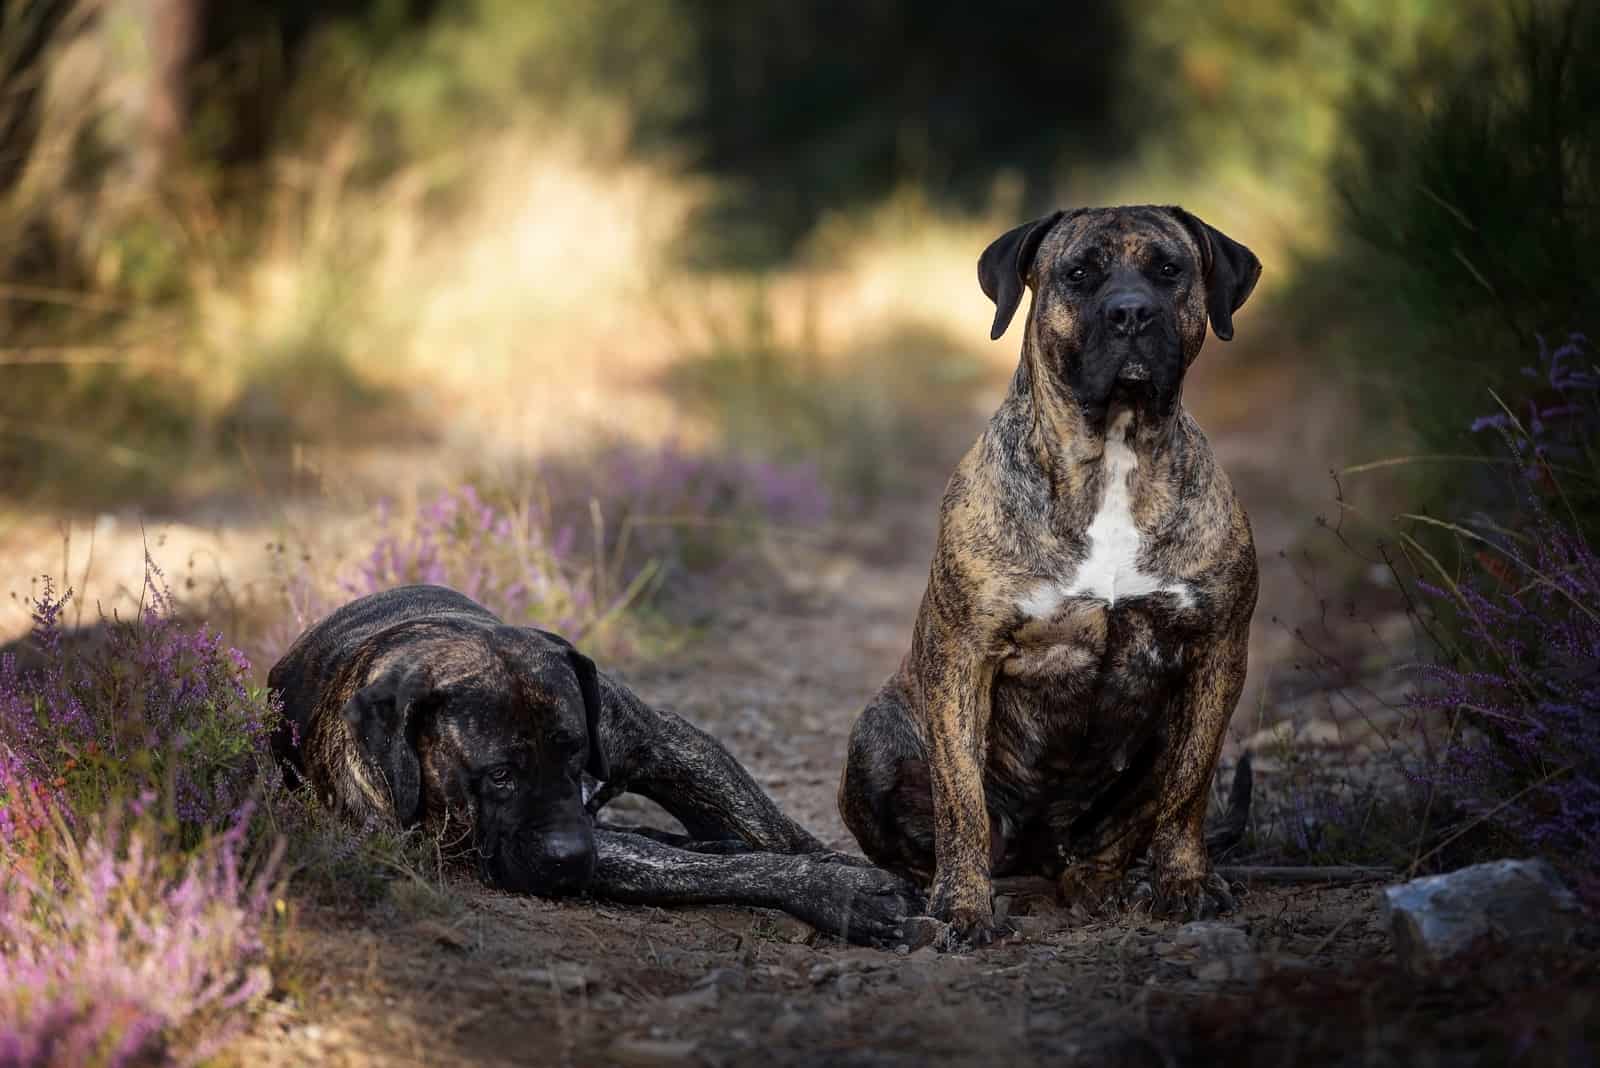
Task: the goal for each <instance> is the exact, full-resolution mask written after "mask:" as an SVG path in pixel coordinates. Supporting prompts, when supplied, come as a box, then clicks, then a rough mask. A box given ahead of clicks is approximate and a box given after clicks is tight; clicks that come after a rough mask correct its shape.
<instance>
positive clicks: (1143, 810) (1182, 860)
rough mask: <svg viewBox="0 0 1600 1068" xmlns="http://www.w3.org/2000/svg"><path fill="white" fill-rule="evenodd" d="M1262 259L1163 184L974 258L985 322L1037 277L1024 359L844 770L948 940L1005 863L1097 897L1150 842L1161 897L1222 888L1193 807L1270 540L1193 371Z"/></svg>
mask: <svg viewBox="0 0 1600 1068" xmlns="http://www.w3.org/2000/svg"><path fill="white" fill-rule="evenodd" d="M1259 274H1260V264H1259V262H1258V261H1257V260H1256V258H1255V256H1254V255H1253V254H1252V253H1251V252H1250V251H1249V250H1248V249H1246V248H1244V246H1242V245H1240V244H1238V243H1237V242H1234V241H1232V240H1230V239H1229V238H1227V237H1226V236H1224V235H1223V234H1221V233H1219V232H1218V231H1216V230H1214V229H1212V228H1211V227H1210V226H1207V225H1206V224H1204V223H1202V222H1200V221H1199V220H1198V219H1196V218H1194V217H1193V216H1192V215H1189V214H1188V213H1187V212H1184V211H1182V210H1181V209H1178V208H1161V207H1137V208H1113V209H1095V210H1079V211H1074V212H1071V213H1059V212H1058V213H1056V214H1055V215H1052V216H1049V217H1047V218H1045V219H1041V220H1037V221H1036V222H1034V223H1030V224H1027V225H1024V226H1021V227H1018V228H1016V229H1015V230H1012V231H1010V232H1009V233H1007V234H1005V235H1003V236H1002V237H1000V238H999V239H997V240H996V241H995V242H994V243H993V244H992V245H991V246H990V247H989V249H988V250H987V251H986V252H985V253H984V255H983V258H982V259H981V260H980V261H979V277H980V281H981V283H982V285H983V288H984V291H985V292H986V293H988V294H989V296H990V297H991V298H992V299H994V300H995V303H996V317H995V324H994V330H993V336H994V337H995V338H998V337H999V336H1000V335H1001V334H1002V333H1004V331H1005V328H1006V326H1007V325H1008V324H1009V322H1010V320H1011V317H1012V314H1013V313H1014V312H1015V310H1016V308H1017V305H1018V303H1019V302H1020V299H1021V294H1022V289H1023V287H1024V285H1026V286H1028V287H1030V288H1032V290H1033V292H1034V297H1033V301H1032V304H1031V308H1030V311H1029V314H1028V319H1027V327H1026V334H1025V336H1024V340H1023V345H1022V359H1021V362H1020V364H1019V366H1018V367H1017V370H1016V373H1015V375H1014V376H1013V378H1012V382H1011V388H1010V391H1009V393H1008V394H1007V396H1006V398H1005V400H1004V402H1003V403H1002V404H1001V406H1000V409H999V410H998V411H997V412H996V413H995V415H994V417H993V418H992V420H991V421H990V423H989V426H988V428H987V429H986V430H985V431H984V433H983V435H982V436H981V437H980V438H979V439H978V441H977V443H976V444H975V445H974V446H973V447H972V449H971V450H970V451H969V452H968V453H967V455H966V457H965V458H964V459H963V460H962V461H961V463H960V465H959V466H958V467H957V469H956V471H955V474H954V475H953V476H952V478H951V479H950V482H949V485H948V487H947V489H946V490H945V495H944V499H943V502H942V505H941V513H940V527H939V537H938V545H937V548H936V550H935V553H934V558H933V565H932V569H931V573H930V575H929V580H928V586H927V590H926V593H925V594H924V596H923V599H922V605H921V609H920V610H919V612H918V615H917V619H916V624H915V627H914V630H913V632H912V637H911V649H910V651H909V653H908V654H907V655H906V657H905V659H904V660H903V662H902V663H901V665H900V668H899V670H898V671H896V672H895V673H894V675H893V676H891V677H890V679H889V680H888V682H887V683H886V684H885V685H884V687H883V689H882V690H881V691H880V692H879V693H878V695H877V696H876V698H874V699H873V701H872V702H871V704H869V705H868V707H867V709H866V710H865V712H864V713H863V714H862V715H861V717H860V719H859V720H858V721H857V723H856V725H855V727H854V730H853V731H852V734H851V738H850V750H849V755H848V758H847V762H846V767H845V770H844V774H843V777H842V779H841V782H840V787H839V807H840V811H841V813H842V815H843V817H844V820H845V823H846V824H847V825H848V826H849V827H850V829H851V831H852V832H853V833H854V834H855V836H856V839H857V840H858V841H859V842H860V843H861V846H862V848H863V849H864V850H865V852H866V854H867V855H868V857H870V858H872V859H873V860H874V861H875V862H877V863H879V864H881V865H883V866H884V867H887V868H889V869H890V870H894V871H899V872H902V873H905V874H907V875H910V876H913V877H915V878H917V879H919V880H921V881H923V882H924V883H929V882H931V884H932V893H931V896H930V900H931V910H932V912H933V914H934V915H935V916H937V917H939V918H940V919H944V920H947V921H949V922H950V923H951V925H952V932H953V935H954V937H955V938H956V939H957V940H969V939H970V940H975V941H979V942H981V941H985V940H987V939H988V938H989V937H990V934H991V927H992V912H991V907H990V879H991V876H993V875H1005V874H1024V873H1040V874H1046V875H1049V876H1051V877H1053V878H1056V879H1057V880H1058V885H1059V887H1060V889H1061V891H1062V893H1063V895H1065V896H1068V897H1071V898H1076V899H1080V900H1086V901H1087V903H1089V904H1090V905H1092V906H1098V905H1100V904H1102V903H1103V902H1105V901H1106V900H1107V899H1108V898H1110V897H1113V896H1118V895H1119V894H1120V890H1119V887H1120V885H1121V882H1122V878H1123V876H1124V874H1125V873H1126V871H1127V869H1128V867H1129V865H1130V864H1131V863H1132V862H1133V861H1134V860H1135V859H1137V857H1138V856H1139V855H1140V854H1141V853H1143V852H1144V851H1145V850H1147V849H1148V851H1149V855H1150V859H1151V862H1152V869H1153V875H1154V880H1153V883H1154V885H1153V895H1154V897H1155V899H1156V904H1157V905H1158V906H1160V907H1163V908H1174V909H1178V910H1181V911H1185V912H1188V913H1191V914H1204V913H1206V912H1209V911H1211V910H1214V909H1217V908H1227V907H1231V900H1230V898H1229V895H1228V889H1227V886H1226V884H1225V883H1222V882H1221V881H1220V880H1218V879H1216V878H1215V877H1214V876H1212V875H1211V870H1210V861H1209V857H1208V855H1207V852H1206V848H1205V844H1204V838H1203V824H1204V820H1205V815H1206V803H1207V798H1208V794H1209V784H1210V782H1211V778H1212V775H1213V772H1214V770H1215V767H1216V763H1217V756H1218V753H1219V750H1220V748H1221V744H1222V738H1223V731H1224V728H1225V727H1226V725H1227V723H1228V720H1229V717H1230V716H1231V715H1232V713H1233V709H1234V705H1235V703H1236V702H1237V700H1238V697H1239V692H1240V689H1241V687H1242V685H1243V682H1244V677H1245V659H1246V644H1247V638H1248V632H1249V625H1250V616H1251V613H1252V611H1253V609H1254V607H1255V602H1256V558H1255V549H1254V545H1253V543H1252V541H1251V534H1250V524H1249V522H1248V520H1247V519H1246V517H1245V513H1244V510H1243V509H1242V508H1241V507H1240V505H1239V502H1238V501H1237V500H1236V499H1235V497H1234V493H1233V489H1232V487H1231V485H1230V484H1229V482H1228V478H1227V476H1226V475H1225V474H1224V473H1223V471H1222V469H1221V468H1220V467H1219V466H1218V465H1217V462H1216V459H1215V457H1214V456H1213V455H1212V451H1211V448H1210V446H1209V445H1208V444H1207V442H1206V438H1205V435H1204V434H1203V433H1201V430H1200V428H1199V426H1197V425H1196V424H1195V421H1194V420H1193V419H1192V418H1191V417H1190V416H1189V414H1188V412H1187V411H1186V410H1184V408H1183V406H1182V403H1181V392H1182V379H1183V375H1184V372H1185V371H1186V370H1187V368H1188V367H1189V365H1190V364H1191V363H1192V362H1193V360H1194V358H1195V356H1196V355H1198V353H1199V351H1200V348H1201V345H1202V343H1203V341H1204V339H1205V332H1206V324H1207V320H1208V319H1209V321H1210V324H1211V327H1212V329H1213V330H1214V332H1215V333H1216V334H1217V336H1218V337H1219V338H1221V339H1223V340H1228V339H1230V338H1231V337H1232V336H1233V324H1232V316H1233V312H1234V311H1236V310H1237V309H1238V308H1239V307H1240V305H1242V304H1243V303H1244V301H1245V299H1246V298H1247V297H1248V296H1249V294H1250V291H1251V289H1252V288H1253V287H1254V285H1255V282H1256V279H1257V277H1258V276H1259Z"/></svg>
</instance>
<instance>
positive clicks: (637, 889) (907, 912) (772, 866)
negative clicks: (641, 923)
mask: <svg viewBox="0 0 1600 1068" xmlns="http://www.w3.org/2000/svg"><path fill="white" fill-rule="evenodd" d="M595 846H596V849H597V851H598V858H597V862H596V865H595V873H594V878H593V880H591V882H590V883H589V892H590V893H591V894H593V895H594V896H595V897H599V898H607V899H610V900H612V901H622V902H629V903H632V904H639V905H754V906H758V907H763V908H776V909H782V910H783V911H785V912H787V913H789V914H790V915H793V916H796V917H798V918H800V919H802V920H804V921H805V922H806V923H809V924H811V926H813V927H815V928H817V929H818V930H819V931H822V932H824V933H826V934H831V935H836V936H838V937H840V938H845V939H848V940H850V941H852V942H857V943H860V944H863V945H884V944H887V943H892V942H895V941H897V940H899V939H900V938H901V937H902V930H903V925H904V923H905V920H906V919H907V917H910V916H914V915H917V914H918V912H919V911H920V909H921V904H922V901H921V895H920V894H918V893H917V890H916V888H915V887H913V886H912V885H911V884H910V883H908V882H906V881H904V880H903V879H901V878H899V877H898V876H895V875H891V874H889V873H888V872H886V871H883V870H882V869H881V868H872V867H853V866H849V865H844V864H835V863H831V862H830V861H828V860H826V859H822V858H818V857H814V856H806V855H793V854H782V853H757V852H752V853H736V854H732V855H727V856H716V855H711V854H706V853H692V852H686V851H684V850H681V849H675V848H673V847H672V846H670V845H667V844H665V843H662V842H659V841H656V840H654V839H652V838H646V837H643V836H641V835H637V834H630V833H627V832H625V831H614V830H608V829H605V828H597V829H596V831H595Z"/></svg>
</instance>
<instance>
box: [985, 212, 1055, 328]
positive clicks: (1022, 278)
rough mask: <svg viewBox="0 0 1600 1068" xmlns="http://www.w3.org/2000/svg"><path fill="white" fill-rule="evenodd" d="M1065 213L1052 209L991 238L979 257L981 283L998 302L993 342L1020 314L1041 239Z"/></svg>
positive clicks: (995, 308) (992, 298)
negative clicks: (1050, 211) (1030, 270)
mask: <svg viewBox="0 0 1600 1068" xmlns="http://www.w3.org/2000/svg"><path fill="white" fill-rule="evenodd" d="M1065 214H1066V212H1062V211H1057V212H1052V213H1051V214H1049V215H1046V216H1045V217H1044V218H1042V219H1035V220H1033V222H1030V223H1023V224H1022V225H1021V226H1018V227H1016V228H1015V229H1011V230H1007V231H1006V232H1005V233H1003V234H1001V235H1000V236H999V237H997V238H995V239H994V240H993V241H991V242H990V243H989V247H988V248H986V249H984V250H983V255H981V256H979V257H978V285H980V286H982V287H983V293H984V295H985V296H986V297H988V298H989V299H990V300H992V301H994V327H993V328H992V329H991V330H990V331H989V340H990V341H999V340H1000V335H1001V334H1004V333H1005V332H1006V327H1008V326H1010V325H1011V317H1012V316H1013V315H1016V314H1017V305H1018V304H1021V303H1022V290H1023V287H1024V285H1026V283H1027V279H1028V271H1029V269H1030V268H1032V267H1033V257H1034V255H1035V253H1037V252H1038V251H1039V242H1041V241H1043V240H1044V235H1046V234H1048V233H1049V232H1050V227H1052V226H1054V225H1055V224H1056V221H1057V220H1058V219H1060V218H1061V216H1063V215H1065Z"/></svg>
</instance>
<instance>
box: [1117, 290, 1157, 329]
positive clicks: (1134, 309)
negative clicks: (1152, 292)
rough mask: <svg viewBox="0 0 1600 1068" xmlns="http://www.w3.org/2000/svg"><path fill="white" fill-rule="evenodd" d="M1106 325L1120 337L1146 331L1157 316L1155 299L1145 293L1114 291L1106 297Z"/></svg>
mask: <svg viewBox="0 0 1600 1068" xmlns="http://www.w3.org/2000/svg"><path fill="white" fill-rule="evenodd" d="M1105 316H1106V325H1107V326H1109V327H1110V328H1111V332H1112V333H1113V334H1115V335H1117V336H1118V337H1134V336H1136V335H1138V334H1141V333H1143V332H1144V329H1145V327H1147V326H1149V325H1150V323H1151V321H1152V320H1153V319H1155V317H1156V305H1155V301H1153V300H1151V299H1150V298H1149V297H1147V296H1145V295H1144V294H1143V293H1137V292H1124V293H1113V294H1112V295H1111V296H1110V297H1109V298H1107V299H1106V305H1105Z"/></svg>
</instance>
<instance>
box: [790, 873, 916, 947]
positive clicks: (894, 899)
mask: <svg viewBox="0 0 1600 1068" xmlns="http://www.w3.org/2000/svg"><path fill="white" fill-rule="evenodd" d="M806 859H807V861H812V860H813V858H811V857H807V858H806ZM811 871H812V873H813V875H814V880H808V881H807V885H804V886H800V887H797V888H796V893H795V895H794V900H793V901H792V902H791V904H790V906H789V909H788V911H790V912H792V913H793V914H794V915H796V916H798V917H800V918H801V919H802V920H805V921H806V922H807V923H809V924H810V925H811V926H813V927H815V928H816V929H817V930H819V931H821V932H823V933H824V934H830V935H837V936H838V937H840V938H843V939H846V940H848V941H851V942H855V943H857V944H859V945H867V946H883V945H892V944H894V943H896V942H899V941H902V940H903V939H904V937H905V925H906V920H907V919H909V918H910V917H913V916H917V915H920V914H921V913H922V911H923V900H922V892H921V891H920V890H918V889H917V888H916V887H915V886H913V885H912V884H911V883H908V882H906V881H905V880H904V879H902V878H900V877H899V876H898V875H894V874H891V873H890V872H886V871H884V870H883V869H882V868H874V867H860V866H856V865H853V864H845V863H840V862H832V861H829V860H827V859H823V860H821V861H820V863H818V864H817V866H816V867H814V868H811Z"/></svg>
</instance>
